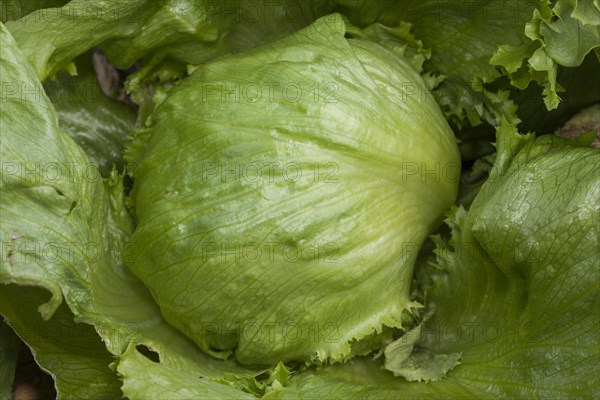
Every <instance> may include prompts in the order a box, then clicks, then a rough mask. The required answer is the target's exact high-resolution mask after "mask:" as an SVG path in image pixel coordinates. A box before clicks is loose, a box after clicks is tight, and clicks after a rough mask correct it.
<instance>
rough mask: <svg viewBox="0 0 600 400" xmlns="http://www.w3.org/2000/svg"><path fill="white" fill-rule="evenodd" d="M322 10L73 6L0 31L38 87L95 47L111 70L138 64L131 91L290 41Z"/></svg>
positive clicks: (185, 2)
mask: <svg viewBox="0 0 600 400" xmlns="http://www.w3.org/2000/svg"><path fill="white" fill-rule="evenodd" d="M328 3H329V0H313V1H310V2H304V1H301V0H275V1H271V0H260V1H253V2H251V3H245V2H239V1H233V2H225V3H221V2H215V1H213V0H200V1H192V0H157V1H149V0H132V1H127V2H123V1H120V0H102V1H98V2H94V3H93V4H90V3H89V2H87V1H85V0H73V1H70V2H69V3H67V4H66V5H64V6H63V7H62V8H60V9H52V10H38V11H36V12H34V13H33V14H31V15H29V16H28V17H27V18H24V19H22V20H19V21H13V22H9V23H8V24H7V27H8V28H9V30H10V31H11V33H12V34H13V35H14V37H15V39H16V40H17V43H19V45H20V46H21V48H22V49H23V51H24V52H25V54H26V56H27V58H28V59H29V61H30V62H31V63H32V64H33V66H34V69H35V71H36V73H37V75H38V77H39V78H40V80H42V81H43V80H44V79H45V78H46V77H52V76H54V75H55V74H56V73H57V72H58V71H59V70H61V69H67V70H71V71H72V70H73V65H72V64H71V62H72V60H73V59H75V58H76V57H77V56H78V55H80V54H83V53H84V52H86V51H88V50H89V49H91V48H93V47H96V46H99V47H101V48H102V49H103V51H104V52H105V53H106V55H107V56H108V58H109V60H110V61H111V63H113V64H114V65H115V66H117V67H119V68H123V69H126V68H129V67H130V66H132V65H133V64H134V63H136V62H137V61H138V60H139V59H142V58H143V59H144V66H143V68H142V69H141V70H140V71H138V72H137V73H136V74H134V75H132V77H131V79H130V82H129V84H128V88H129V89H130V90H132V89H135V88H136V87H137V86H139V85H140V84H141V83H143V81H144V80H145V79H147V78H151V77H156V78H160V79H162V80H165V79H172V78H174V77H178V76H181V75H183V74H184V73H185V64H200V63H203V62H205V61H207V60H210V59H212V58H214V57H217V56H220V55H223V54H227V53H229V52H232V51H238V50H240V49H244V48H248V47H252V46H254V45H256V44H258V43H261V42H263V41H265V40H267V39H269V38H271V37H272V36H275V37H277V36H282V35H285V34H287V33H291V32H293V31H295V30H297V29H299V28H301V27H303V26H305V25H307V24H309V23H310V22H312V21H313V20H314V19H316V18H317V16H318V15H315V14H316V13H320V12H321V9H326V8H327V7H326V4H328ZM323 13H324V12H323Z"/></svg>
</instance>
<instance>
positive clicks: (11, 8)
mask: <svg viewBox="0 0 600 400" xmlns="http://www.w3.org/2000/svg"><path fill="white" fill-rule="evenodd" d="M66 2H68V0H29V1H26V0H25V1H24V0H2V3H0V22H2V23H6V22H8V21H15V20H18V19H21V18H23V17H25V16H26V15H28V14H31V13H32V12H34V11H36V10H39V9H45V8H53V7H61V6H63V5H64V4H65V3H66Z"/></svg>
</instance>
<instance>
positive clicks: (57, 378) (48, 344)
mask: <svg viewBox="0 0 600 400" xmlns="http://www.w3.org/2000/svg"><path fill="white" fill-rule="evenodd" d="M47 300H48V292H47V291H45V290H43V289H40V288H32V287H26V288H24V287H19V286H17V285H2V286H0V302H1V303H2V307H0V311H1V312H2V314H4V316H5V317H6V318H7V319H8V321H10V324H11V326H12V327H14V329H15V330H16V331H17V332H18V333H19V335H20V336H21V338H22V339H23V341H25V342H26V343H27V345H28V346H29V347H30V348H31V350H32V353H33V355H34V358H35V360H36V362H37V364H38V365H39V366H40V367H41V368H42V369H43V370H45V371H46V372H48V373H49V374H50V376H52V378H53V379H54V383H55V387H56V392H57V393H58V394H59V395H60V397H61V398H69V399H90V398H94V399H107V400H112V399H115V398H120V397H121V389H120V387H121V381H120V380H119V379H118V378H117V375H116V374H115V372H114V371H113V370H111V369H110V368H109V365H110V364H111V363H112V362H113V361H114V357H113V356H112V355H111V354H110V353H109V352H108V351H107V350H106V347H105V346H104V343H102V341H101V340H100V337H98V334H97V333H96V331H95V330H94V328H93V327H92V326H90V325H87V324H80V323H76V322H74V319H73V314H72V313H71V311H69V309H68V308H67V306H66V305H65V304H64V303H63V304H61V306H60V307H59V308H58V310H57V311H56V312H55V313H54V314H53V316H52V318H51V319H50V320H49V321H44V320H43V319H42V317H41V315H40V313H39V312H37V307H38V306H39V305H40V304H43V303H44V302H45V301H47ZM74 371H76V373H74ZM10 384H12V381H11V382H10Z"/></svg>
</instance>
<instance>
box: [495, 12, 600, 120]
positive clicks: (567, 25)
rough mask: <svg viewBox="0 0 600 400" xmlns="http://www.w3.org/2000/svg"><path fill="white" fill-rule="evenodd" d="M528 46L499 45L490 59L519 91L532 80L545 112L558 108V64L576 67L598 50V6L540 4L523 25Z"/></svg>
mask: <svg viewBox="0 0 600 400" xmlns="http://www.w3.org/2000/svg"><path fill="white" fill-rule="evenodd" d="M525 35H526V36H527V37H528V38H529V41H528V42H527V43H524V44H522V45H520V46H514V45H512V44H506V45H503V46H501V47H500V48H499V49H498V51H497V52H496V53H495V54H494V57H493V58H492V60H491V61H492V63H493V64H495V65H500V66H502V68H503V69H504V71H505V72H506V73H507V74H508V75H509V77H510V79H511V83H512V84H513V85H514V86H515V87H517V88H520V89H523V88H525V87H527V85H528V84H529V82H530V81H535V82H537V83H538V84H540V85H542V86H543V87H544V91H543V94H544V103H545V105H546V107H547V109H548V110H552V109H555V108H556V107H558V104H559V102H560V100H561V99H560V97H559V96H558V93H559V92H561V91H563V90H564V89H563V88H562V87H561V86H560V85H559V84H558V83H557V81H556V77H557V68H558V65H562V66H565V67H577V66H579V65H581V63H582V62H583V60H584V58H585V56H586V55H587V54H588V53H589V52H591V51H592V50H594V49H596V50H597V49H599V48H600V3H598V1H594V0H558V1H557V2H556V3H555V4H553V5H552V7H551V6H550V2H549V1H548V0H544V1H541V2H540V5H539V6H538V8H537V9H536V10H535V11H534V13H533V18H532V19H531V21H530V22H529V23H527V25H526V26H525Z"/></svg>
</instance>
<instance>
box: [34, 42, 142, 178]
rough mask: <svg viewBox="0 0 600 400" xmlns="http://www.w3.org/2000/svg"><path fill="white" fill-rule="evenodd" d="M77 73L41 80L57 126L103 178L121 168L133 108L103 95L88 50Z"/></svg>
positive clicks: (79, 63) (131, 127)
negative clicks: (80, 148)
mask: <svg viewBox="0 0 600 400" xmlns="http://www.w3.org/2000/svg"><path fill="white" fill-rule="evenodd" d="M77 72H78V74H77V76H71V75H68V74H66V73H64V72H61V73H59V74H58V75H57V77H56V79H55V80H47V81H46V82H44V90H45V91H46V94H47V95H48V97H49V98H50V100H51V101H52V104H53V106H54V109H55V110H56V114H57V116H58V124H59V126H60V127H61V128H62V129H63V130H64V131H65V132H66V133H67V134H68V135H69V136H70V137H71V138H72V139H73V140H74V141H75V142H76V143H77V144H78V145H79V146H81V147H82V148H83V149H84V150H85V152H86V154H87V156H88V158H89V159H90V161H91V162H92V164H94V165H95V166H96V167H97V168H98V170H99V171H100V174H101V175H102V176H103V177H108V176H109V175H110V173H111V171H112V169H113V167H114V168H116V169H117V170H118V171H123V167H124V161H123V151H124V147H125V143H126V142H127V141H128V140H129V132H131V131H132V130H133V129H134V126H135V121H136V114H135V111H134V110H133V109H132V108H131V107H128V106H127V105H126V104H124V103H123V102H119V101H117V100H115V99H112V98H110V97H108V96H106V95H105V94H104V93H103V92H102V90H101V89H100V86H99V85H98V81H97V79H96V75H95V74H94V72H93V70H92V56H91V55H90V54H89V53H88V54H86V55H85V56H84V57H82V58H81V59H79V60H78V62H77Z"/></svg>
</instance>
